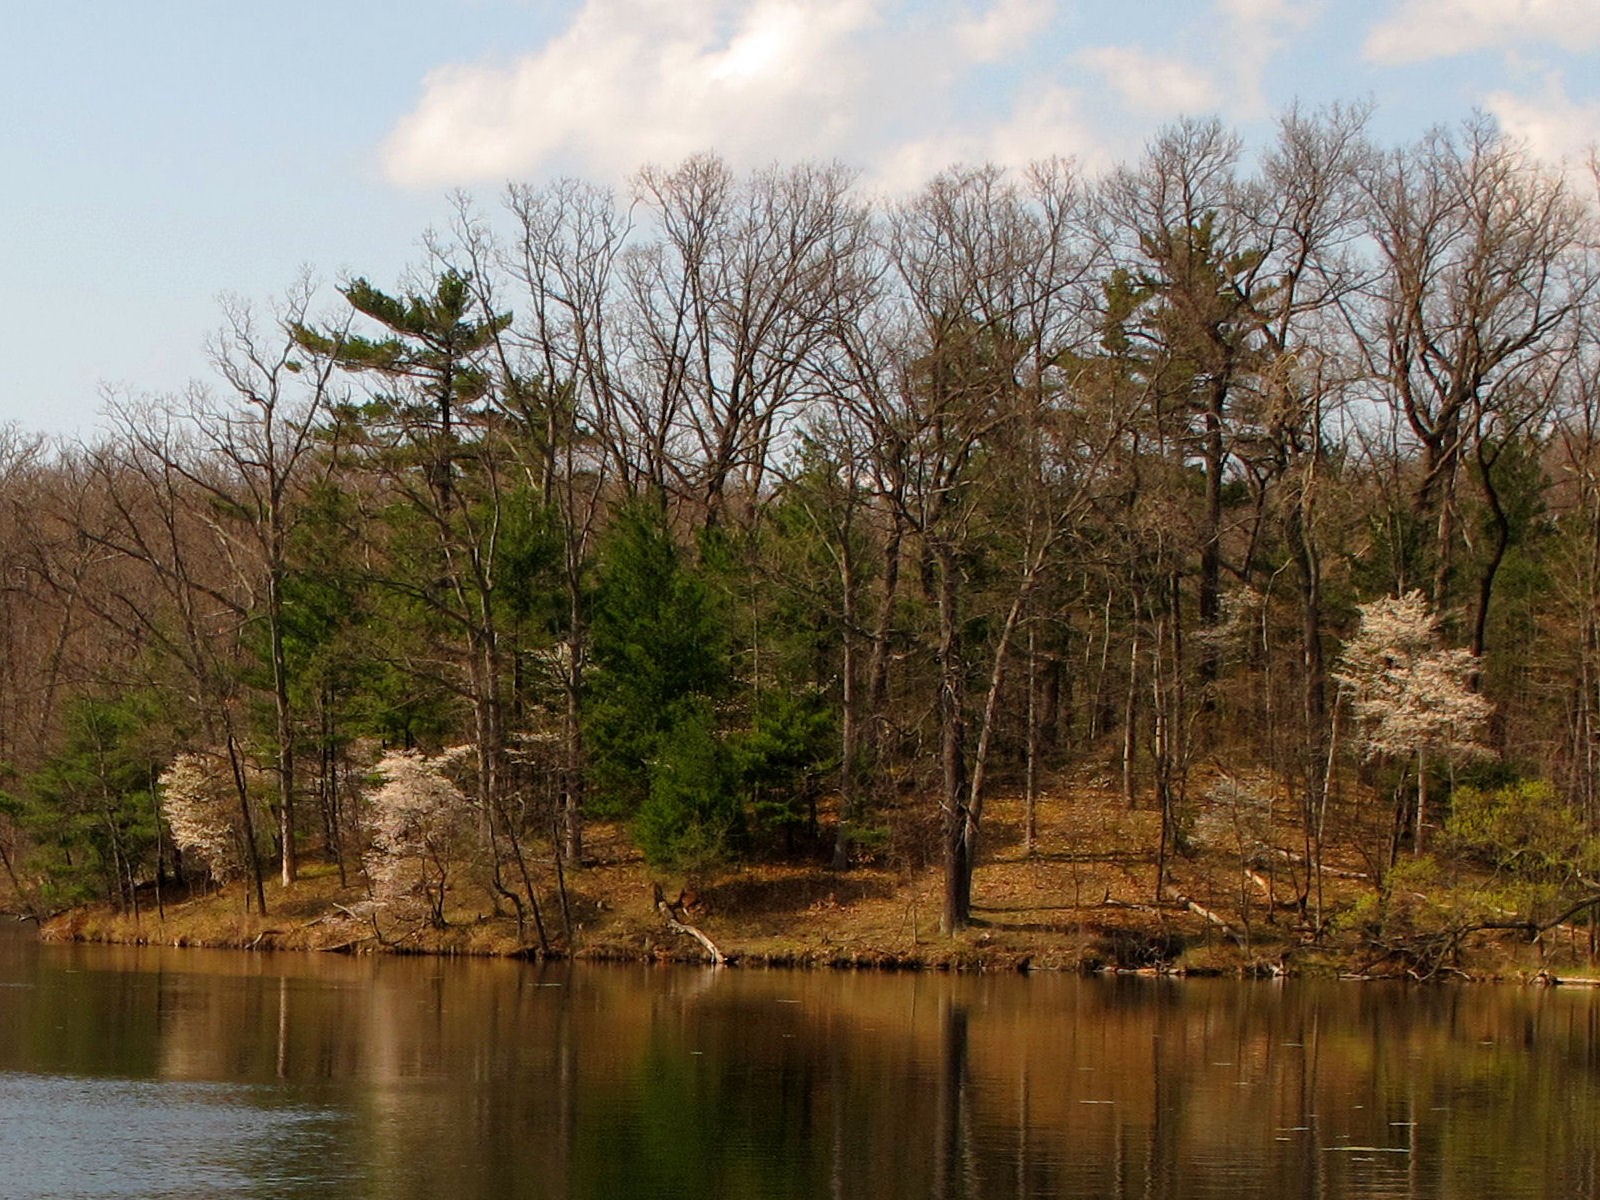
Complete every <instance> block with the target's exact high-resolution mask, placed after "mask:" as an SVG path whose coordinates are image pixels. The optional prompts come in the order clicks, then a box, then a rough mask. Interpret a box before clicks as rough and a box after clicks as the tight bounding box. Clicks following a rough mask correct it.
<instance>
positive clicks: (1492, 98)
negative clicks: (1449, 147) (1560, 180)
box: [1483, 75, 1600, 164]
mask: <svg viewBox="0 0 1600 1200" xmlns="http://www.w3.org/2000/svg"><path fill="white" fill-rule="evenodd" d="M1483 104H1484V108H1486V109H1487V110H1488V111H1489V112H1490V113H1492V114H1494V118H1495V120H1496V121H1498V122H1499V124H1500V128H1501V129H1503V130H1504V131H1505V132H1506V133H1507V134H1509V135H1510V136H1511V137H1513V138H1516V139H1518V140H1519V141H1522V142H1526V143H1527V146H1528V149H1529V150H1530V151H1531V152H1532V153H1533V154H1534V155H1536V156H1537V157H1539V158H1541V159H1543V160H1545V161H1546V162H1548V163H1551V164H1561V163H1568V164H1578V163H1582V162H1584V161H1585V160H1586V159H1587V158H1588V155H1589V154H1590V152H1591V151H1592V150H1594V148H1595V144H1596V141H1597V139H1600V101H1594V100H1591V101H1589V102H1588V103H1585V104H1579V103H1576V102H1574V101H1573V100H1571V99H1569V98H1568V96H1567V93H1566V88H1565V87H1564V86H1563V84H1562V81H1561V77H1560V76H1559V75H1552V76H1550V77H1549V78H1547V79H1546V80H1545V87H1544V91H1543V93H1542V94H1541V95H1539V96H1538V97H1530V96H1519V95H1516V94H1514V93H1512V92H1507V91H1496V92H1490V93H1489V94H1488V95H1487V96H1485V97H1484V101H1483Z"/></svg>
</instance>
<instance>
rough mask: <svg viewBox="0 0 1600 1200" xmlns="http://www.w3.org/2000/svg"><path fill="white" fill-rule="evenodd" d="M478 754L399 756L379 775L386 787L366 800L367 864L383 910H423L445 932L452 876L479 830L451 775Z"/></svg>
mask: <svg viewBox="0 0 1600 1200" xmlns="http://www.w3.org/2000/svg"><path fill="white" fill-rule="evenodd" d="M471 753H472V747H470V746H456V747H452V748H451V749H448V750H445V751H444V752H443V753H441V754H437V755H433V756H429V755H426V754H421V753H418V752H416V751H413V750H395V751H392V752H390V753H389V754H386V755H384V757H383V758H382V759H381V760H379V762H378V765H377V767H376V768H374V771H373V774H374V775H375V776H376V777H377V778H378V779H379V780H380V783H379V784H378V786H377V787H376V788H374V789H373V790H372V791H371V792H370V793H368V795H367V810H366V816H365V823H366V826H367V832H368V835H369V837H370V839H371V842H370V845H369V848H368V850H367V854H366V859H365V861H366V867H367V877H368V879H369V880H370V881H371V883H372V898H373V901H374V903H376V904H377V905H378V906H380V907H385V908H389V909H390V910H391V911H395V912H399V913H404V912H406V911H407V910H408V909H411V908H414V907H415V906H417V905H418V904H420V905H421V906H422V907H423V910H424V912H425V914H426V917H427V920H428V921H429V923H430V924H432V925H433V926H434V927H435V928H441V929H442V928H443V927H444V925H445V913H444V907H445V892H446V888H447V886H448V884H449V879H450V870H451V867H452V866H453V865H454V864H455V863H456V862H458V861H459V859H460V857H461V851H462V850H463V848H464V846H465V843H466V841H467V839H468V837H469V836H470V832H471V825H472V814H471V806H470V805H469V804H468V802H467V798H466V796H465V794H464V793H463V792H462V791H461V789H460V788H459V787H457V786H456V784H455V783H454V782H453V781H452V780H451V779H450V776H449V774H448V772H449V771H450V769H451V768H452V767H454V766H456V765H457V764H458V763H460V762H461V761H462V760H463V759H464V758H466V757H467V756H468V755H470V754H471Z"/></svg>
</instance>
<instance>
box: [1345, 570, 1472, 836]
mask: <svg viewBox="0 0 1600 1200" xmlns="http://www.w3.org/2000/svg"><path fill="white" fill-rule="evenodd" d="M1357 609H1358V611H1359V612H1360V614H1361V626H1360V628H1359V629H1358V630H1357V631H1356V634H1355V636H1354V637H1352V638H1351V639H1350V640H1349V641H1348V642H1346V643H1345V647H1344V651H1343V653H1342V654H1341V655H1340V656H1339V665H1338V669H1337V670H1336V671H1335V672H1334V678H1335V679H1336V680H1337V681H1338V682H1339V685H1340V687H1341V688H1342V689H1343V691H1344V693H1345V694H1346V695H1347V696H1348V697H1349V700H1350V708H1351V712H1352V714H1353V715H1354V716H1355V719H1356V721H1357V725H1358V732H1357V734H1356V737H1355V741H1356V744H1357V746H1358V747H1359V748H1360V750H1361V753H1362V756H1363V757H1365V758H1368V759H1377V758H1389V759H1396V760H1398V759H1406V758H1410V757H1413V756H1414V757H1415V760H1416V771H1417V800H1416V809H1415V812H1414V814H1413V820H1414V832H1413V838H1412V846H1413V848H1414V849H1415V850H1416V852H1417V853H1418V854H1420V853H1422V850H1423V840H1424V834H1423V830H1424V823H1425V821H1426V819H1427V815H1428V763H1429V760H1430V759H1433V758H1445V759H1457V758H1464V757H1470V756H1474V755H1481V754H1486V753H1488V751H1487V749H1486V748H1485V747H1484V746H1483V744H1482V743H1481V742H1480V741H1479V737H1480V735H1481V733H1482V731H1483V726H1484V724H1485V722H1487V721H1488V719H1489V715H1490V713H1491V712H1492V711H1493V707H1492V706H1491V705H1490V703H1489V701H1487V700H1485V699H1484V698H1483V697H1482V696H1480V695H1478V694H1477V693H1476V692H1474V691H1473V690H1472V686H1471V682H1470V681H1471V679H1472V675H1473V672H1474V671H1475V670H1476V668H1477V659H1476V658H1474V657H1473V655H1472V654H1470V653H1469V652H1468V651H1466V650H1451V649H1446V648H1444V647H1441V646H1440V645H1439V629H1438V623H1437V621H1436V620H1435V618H1434V615H1433V613H1432V612H1431V611H1430V610H1429V608H1428V602H1427V600H1426V599H1425V598H1424V597H1423V595H1422V593H1421V592H1420V591H1412V592H1408V593H1406V595H1404V596H1398V597H1392V596H1391V597H1386V598H1384V599H1381V600H1374V601H1373V602H1372V603H1370V604H1362V605H1358V606H1357ZM1395 817H1396V836H1395V841H1394V842H1392V843H1391V847H1390V860H1391V862H1392V861H1393V858H1394V853H1395V849H1396V847H1397V846H1398V837H1399V832H1398V831H1399V826H1400V824H1401V823H1402V821H1403V819H1404V809H1403V807H1402V806H1401V805H1400V803H1399V801H1398V799H1397V803H1396V814H1395Z"/></svg>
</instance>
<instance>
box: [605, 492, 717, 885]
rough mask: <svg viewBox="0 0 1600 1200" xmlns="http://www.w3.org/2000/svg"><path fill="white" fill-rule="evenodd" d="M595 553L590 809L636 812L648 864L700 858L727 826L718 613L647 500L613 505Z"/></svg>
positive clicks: (706, 856) (709, 854)
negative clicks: (617, 508)
mask: <svg viewBox="0 0 1600 1200" xmlns="http://www.w3.org/2000/svg"><path fill="white" fill-rule="evenodd" d="M598 558H599V580H598V586H597V589H596V594H595V608H594V617H593V620H592V623H591V628H590V648H591V656H592V670H591V672H590V676H589V691H588V697H587V699H588V703H587V705H586V707H585V722H586V733H587V736H588V742H589V747H590V755H591V759H590V761H591V765H592V768H593V778H594V781H595V783H596V785H597V791H596V793H595V794H594V796H593V798H592V800H591V809H592V810H593V811H598V812H602V813H607V812H609V813H611V814H614V815H621V814H626V813H636V814H637V815H638V821H637V823H636V831H637V833H638V836H639V840H640V846H641V848H643V849H644V851H645V854H646V856H647V857H648V858H649V859H650V861H651V862H652V863H655V864H661V865H667V864H671V863H677V862H679V861H684V860H694V861H697V862H702V863H704V862H707V861H709V860H710V859H711V858H712V857H715V856H717V855H720V854H722V853H724V852H725V851H726V850H727V848H728V846H729V844H730V843H729V837H730V836H731V834H732V830H733V827H734V825H735V824H736V822H735V821H733V820H732V819H731V818H729V816H728V813H729V811H730V807H729V806H730V805H732V806H735V807H736V791H735V779H734V773H733V769H732V763H731V760H730V759H729V756H728V752H727V749H726V748H725V747H724V746H723V745H722V743H721V740H720V736H719V732H718V729H717V721H716V711H717V710H716V702H717V701H718V700H719V699H720V698H722V697H723V696H725V695H726V694H727V692H728V689H729V686H730V684H731V665H730V661H729V657H728V652H727V636H726V634H727V629H726V622H725V620H724V618H723V615H722V612H721V609H720V606H719V605H718V604H717V602H716V597H715V594H714V593H713V592H712V590H711V589H710V588H708V587H707V586H706V583H705V581H704V579H703V578H702V577H701V575H700V573H698V572H696V571H695V570H694V569H692V568H691V567H690V566H689V565H688V564H686V563H685V562H684V561H683V556H682V552H681V551H680V550H679V548H678V547H677V545H676V544H675V543H674V542H673V540H672V537H671V534H670V533H669V532H668V530H667V528H666V524H665V521H664V520H663V517H662V514H661V512H660V510H659V508H653V507H650V506H645V505H639V506H635V507H632V508H628V509H625V510H624V511H623V512H621V513H620V514H619V515H618V518H617V520H616V521H615V522H614V523H613V525H612V527H611V529H610V530H609V531H608V532H607V534H606V536H605V538H604V539H603V540H602V542H601V545H600V548H599V555H598Z"/></svg>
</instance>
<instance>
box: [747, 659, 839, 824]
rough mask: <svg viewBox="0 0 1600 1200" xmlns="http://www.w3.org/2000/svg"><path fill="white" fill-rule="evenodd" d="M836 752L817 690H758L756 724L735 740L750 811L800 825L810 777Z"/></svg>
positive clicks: (766, 819)
mask: <svg viewBox="0 0 1600 1200" xmlns="http://www.w3.org/2000/svg"><path fill="white" fill-rule="evenodd" d="M834 751H835V735H834V714H833V711H832V709H831V708H830V707H829V706H828V704H827V702H826V700H825V698H824V697H823V696H822V695H821V694H820V693H819V692H817V691H816V690H814V689H809V688H796V689H792V690H771V691H765V692H762V693H761V696H760V698H759V700H758V701H757V703H756V713H755V723H754V725H753V726H752V727H751V729H750V730H749V731H748V732H746V733H744V734H743V735H742V736H740V737H738V738H737V739H735V740H734V743H733V756H734V759H735V762H736V763H737V766H738V776H739V781H740V783H741V784H742V786H743V788H744V790H745V792H746V794H747V795H748V796H749V801H750V811H751V815H752V816H754V817H755V818H756V820H757V821H760V822H762V823H764V824H772V825H779V826H792V825H796V824H798V823H799V822H800V821H801V820H803V819H804V818H805V816H806V810H805V807H804V802H805V800H806V798H807V790H808V787H809V785H810V783H811V777H812V776H814V775H816V774H818V773H820V772H821V771H822V770H824V769H825V768H826V767H827V766H829V765H831V764H830V761H829V760H830V759H831V758H833V757H834Z"/></svg>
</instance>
